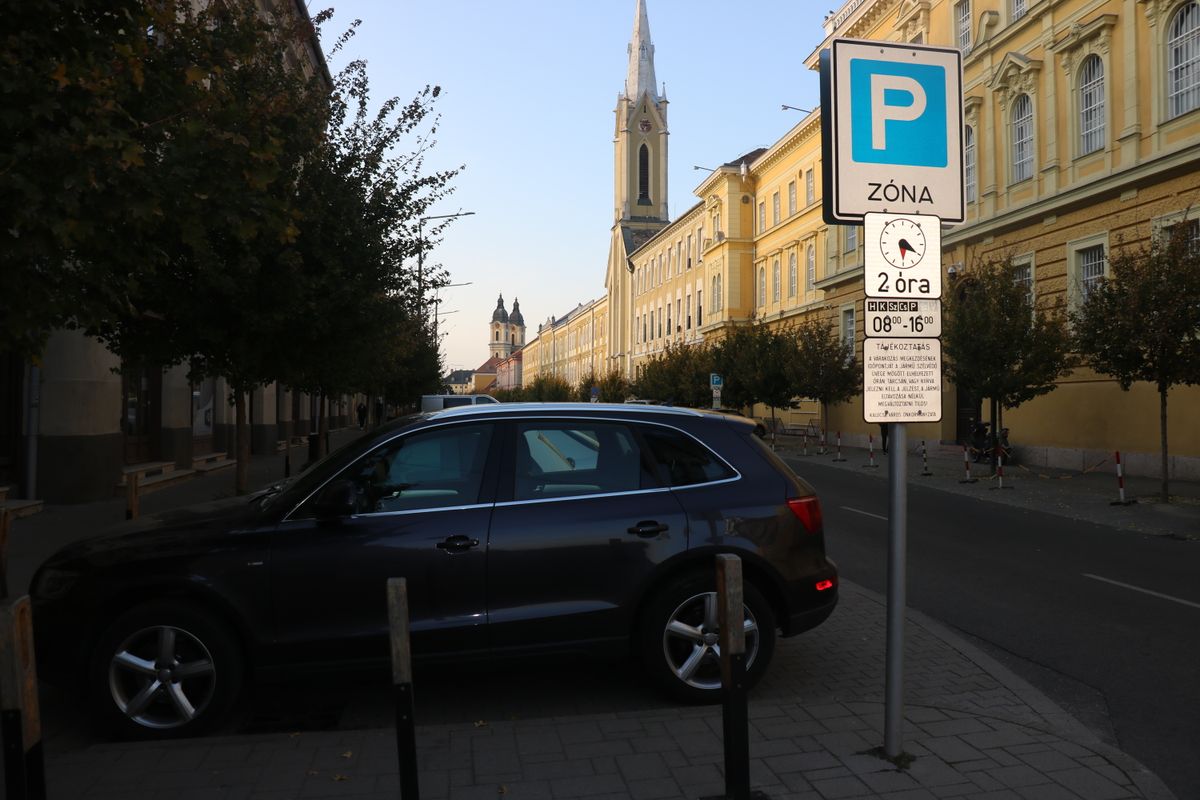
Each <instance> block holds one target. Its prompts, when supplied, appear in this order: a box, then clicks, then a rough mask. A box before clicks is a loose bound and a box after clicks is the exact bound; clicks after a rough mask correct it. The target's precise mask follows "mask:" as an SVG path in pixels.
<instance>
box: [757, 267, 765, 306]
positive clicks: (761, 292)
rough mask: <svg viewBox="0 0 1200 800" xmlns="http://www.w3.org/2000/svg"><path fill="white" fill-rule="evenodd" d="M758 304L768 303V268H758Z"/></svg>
mask: <svg viewBox="0 0 1200 800" xmlns="http://www.w3.org/2000/svg"><path fill="white" fill-rule="evenodd" d="M758 304H759V305H760V306H765V305H766V304H767V268H766V267H759V268H758Z"/></svg>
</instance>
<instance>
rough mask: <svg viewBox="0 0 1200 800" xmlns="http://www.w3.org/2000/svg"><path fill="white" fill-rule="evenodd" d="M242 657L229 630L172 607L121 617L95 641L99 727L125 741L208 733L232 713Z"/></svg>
mask: <svg viewBox="0 0 1200 800" xmlns="http://www.w3.org/2000/svg"><path fill="white" fill-rule="evenodd" d="M243 673H244V664H243V656H242V653H241V649H240V648H239V647H238V643H237V640H236V639H235V638H234V637H233V635H232V634H231V633H230V631H229V628H228V626H226V625H225V624H224V623H222V622H221V621H220V620H219V619H217V618H216V617H214V616H213V615H211V614H209V613H207V612H205V611H203V610H201V609H198V608H193V607H190V606H185V605H182V604H179V603H174V602H161V603H152V604H149V605H144V606H140V607H138V608H134V609H132V610H130V611H128V612H126V613H125V614H123V615H121V616H120V617H119V618H118V619H117V620H116V621H115V622H114V623H113V624H112V625H111V626H109V628H108V630H106V631H105V632H104V634H103V635H102V636H101V637H100V639H99V641H98V643H97V646H96V648H95V650H94V651H93V657H92V660H91V665H90V670H89V681H88V689H89V696H90V701H91V703H92V706H93V710H94V711H95V714H96V719H97V721H98V722H99V723H100V725H101V726H102V727H103V728H104V729H105V730H106V731H108V732H110V733H113V734H115V735H117V736H119V737H122V738H163V739H165V738H175V737H182V736H194V735H196V734H199V733H202V732H204V731H206V730H209V729H211V728H212V727H213V726H214V725H215V724H217V723H218V722H220V721H221V720H222V719H223V718H224V717H225V716H226V715H227V714H228V713H229V711H230V710H231V709H232V708H233V705H234V703H235V701H236V700H237V697H238V694H239V692H240V691H241V687H242V678H243Z"/></svg>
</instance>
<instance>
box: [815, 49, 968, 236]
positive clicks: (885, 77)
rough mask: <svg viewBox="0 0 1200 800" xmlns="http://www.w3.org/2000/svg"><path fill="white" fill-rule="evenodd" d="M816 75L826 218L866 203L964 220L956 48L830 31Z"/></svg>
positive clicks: (852, 217)
mask: <svg viewBox="0 0 1200 800" xmlns="http://www.w3.org/2000/svg"><path fill="white" fill-rule="evenodd" d="M823 56H824V54H823ZM821 81H822V87H821V88H822V92H821V95H822V97H821V100H822V116H823V117H824V118H826V119H827V121H828V129H827V131H825V132H824V133H825V135H824V136H823V139H824V145H823V146H824V147H825V148H826V150H825V153H824V157H825V163H826V164H828V165H830V166H831V169H829V170H827V172H826V179H825V198H826V200H825V208H824V212H825V219H826V222H829V223H831V224H838V223H842V224H845V223H859V222H861V221H862V218H863V215H864V214H867V213H871V212H881V213H890V214H922V215H928V216H935V217H939V218H941V219H942V220H943V221H945V222H962V220H963V218H964V210H965V204H964V201H963V160H962V54H961V53H960V52H959V51H958V50H957V49H955V48H944V47H928V46H925V45H914V44H900V43H895V42H872V41H862V40H854V39H835V40H834V41H833V44H832V46H831V49H830V52H829V54H828V56H827V57H823V58H822V60H821Z"/></svg>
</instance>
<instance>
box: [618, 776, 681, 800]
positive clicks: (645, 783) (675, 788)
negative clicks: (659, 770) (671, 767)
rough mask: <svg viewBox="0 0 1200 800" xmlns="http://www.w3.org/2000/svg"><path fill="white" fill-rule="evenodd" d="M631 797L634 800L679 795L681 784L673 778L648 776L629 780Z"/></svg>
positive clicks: (650, 799) (649, 799)
mask: <svg viewBox="0 0 1200 800" xmlns="http://www.w3.org/2000/svg"><path fill="white" fill-rule="evenodd" d="M629 797H631V798H633V800H652V798H666V797H679V784H677V783H675V781H674V780H672V779H671V778H646V779H644V780H631V781H629Z"/></svg>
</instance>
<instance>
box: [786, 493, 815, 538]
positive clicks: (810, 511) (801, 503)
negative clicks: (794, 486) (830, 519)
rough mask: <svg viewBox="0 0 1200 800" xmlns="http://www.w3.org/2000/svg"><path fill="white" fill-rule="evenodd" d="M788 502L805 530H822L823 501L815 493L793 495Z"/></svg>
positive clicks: (811, 531)
mask: <svg viewBox="0 0 1200 800" xmlns="http://www.w3.org/2000/svg"><path fill="white" fill-rule="evenodd" d="M787 504H788V508H790V509H791V510H792V513H793V514H795V515H796V519H798V520H800V522H801V523H802V524H803V525H804V530H806V531H808V532H809V533H820V532H821V527H822V522H821V501H820V500H818V499H817V498H816V496H815V495H813V496H810V497H792V498H789V499H788V501H787Z"/></svg>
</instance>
